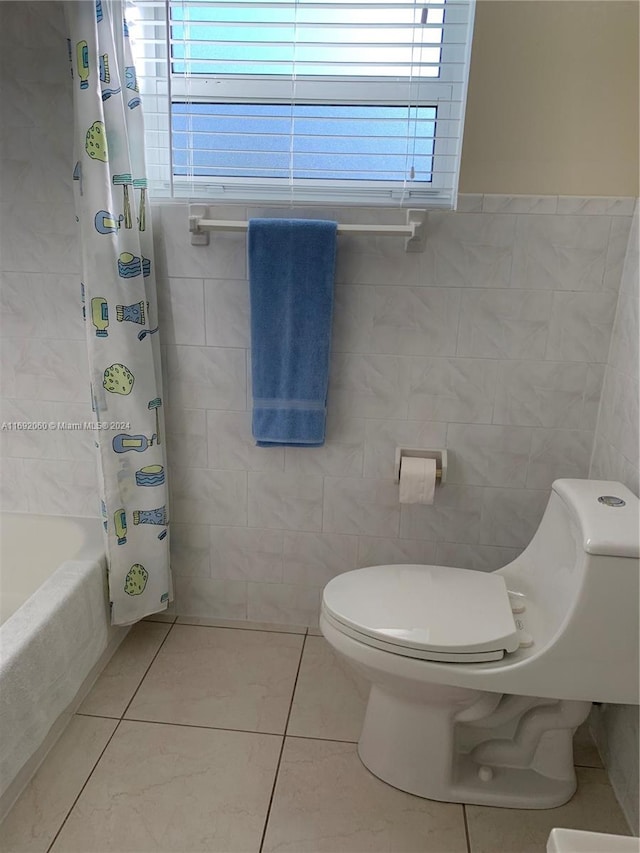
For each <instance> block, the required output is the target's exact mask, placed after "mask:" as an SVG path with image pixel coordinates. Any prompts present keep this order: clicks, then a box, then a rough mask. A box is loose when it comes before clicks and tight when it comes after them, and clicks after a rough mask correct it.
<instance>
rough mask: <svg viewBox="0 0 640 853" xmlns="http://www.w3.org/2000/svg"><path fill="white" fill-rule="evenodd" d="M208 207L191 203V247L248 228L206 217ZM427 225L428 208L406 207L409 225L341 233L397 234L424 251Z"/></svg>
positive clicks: (342, 228) (409, 247)
mask: <svg viewBox="0 0 640 853" xmlns="http://www.w3.org/2000/svg"><path fill="white" fill-rule="evenodd" d="M206 215H207V207H206V206H205V205H202V204H191V205H189V231H190V232H191V245H192V246H208V245H209V232H210V231H246V230H247V228H248V227H249V223H248V222H244V221H242V220H235V219H207V218H206ZM426 225H427V211H426V210H407V223H406V225H347V224H338V234H368V235H372V236H376V237H388V236H393V235H397V236H398V237H405V238H406V239H405V249H406V251H407V252H423V251H424V248H425V239H426Z"/></svg>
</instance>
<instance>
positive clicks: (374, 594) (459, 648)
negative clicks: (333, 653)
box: [322, 565, 518, 660]
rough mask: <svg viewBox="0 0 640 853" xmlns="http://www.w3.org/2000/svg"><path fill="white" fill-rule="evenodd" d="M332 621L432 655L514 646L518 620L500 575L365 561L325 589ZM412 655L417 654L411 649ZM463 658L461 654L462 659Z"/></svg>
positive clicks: (508, 649)
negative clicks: (359, 567) (387, 564)
mask: <svg viewBox="0 0 640 853" xmlns="http://www.w3.org/2000/svg"><path fill="white" fill-rule="evenodd" d="M322 603H323V609H324V611H325V613H327V614H328V615H329V616H330V617H332V618H333V620H335V621H337V622H339V623H341V624H342V625H345V626H346V627H347V628H348V629H351V630H349V631H348V633H352V631H356V632H357V633H358V634H359V635H363V636H362V638H363V641H364V642H366V638H367V637H369V638H371V639H373V640H374V641H376V642H375V645H379V642H380V641H382V642H383V643H384V644H385V645H391V646H397V647H398V649H397V653H398V654H402V653H403V651H402V649H407V650H415V651H419V652H421V654H420V655H419V656H420V657H424V658H425V659H428V654H422V653H423V652H430V651H431V652H435V653H437V655H436V659H439V660H443V659H447V658H446V656H447V654H450V655H452V658H451V659H452V660H459V659H460V658H458V655H464V654H470V655H474V659H475V660H478V659H482V658H478V657H475V656H476V655H478V653H483V652H490V653H491V658H488V659H495V657H496V652H499V655H498V656H499V657H501V656H502V655H503V654H504V652H514V651H515V650H516V649H517V648H518V635H517V628H516V624H515V622H514V619H513V614H512V612H511V604H510V601H509V596H508V593H507V587H506V584H505V581H504V578H503V577H502V575H499V574H495V573H485V572H478V571H470V570H467V569H453V568H448V567H446V566H416V565H399V566H371V567H370V568H367V569H357V570H356V571H351V572H345V574H342V575H338V576H337V577H335V578H333V580H331V581H330V582H329V583H328V584H327V586H326V587H325V589H324V594H323V601H322ZM413 656H416V655H415V654H414V655H413ZM462 659H464V658H462Z"/></svg>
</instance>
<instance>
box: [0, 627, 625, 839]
mask: <svg viewBox="0 0 640 853" xmlns="http://www.w3.org/2000/svg"><path fill="white" fill-rule="evenodd" d="M194 621H195V622H197V624H194ZM223 626H224V627H223ZM273 628H274V626H271V627H270V626H266V625H255V626H251V627H248V628H247V627H245V628H238V627H237V625H236V626H235V627H233V623H223V622H217V623H215V624H212V623H209V624H207V623H204V622H203V620H181V619H178V620H177V621H175V622H167V621H164V622H155V621H145V622H141V623H139V624H138V625H136V626H135V627H134V628H133V629H132V630H131V632H130V633H129V635H128V637H127V638H126V640H125V642H124V643H123V645H122V646H121V647H120V649H119V650H118V652H117V653H116V655H115V656H114V657H113V659H112V660H111V662H110V663H109V665H108V666H107V667H106V669H105V670H104V672H103V674H102V675H101V676H100V678H99V680H98V682H97V683H96V685H95V687H94V688H93V690H92V691H91V693H90V694H89V695H88V696H87V698H86V699H85V701H84V702H83V704H82V705H81V706H80V708H79V710H78V713H77V714H76V715H75V717H74V718H73V720H72V722H71V724H70V726H69V727H68V728H67V730H66V731H65V733H64V734H63V736H62V738H61V739H60V740H59V741H58V743H57V744H56V746H55V747H54V749H53V750H52V751H51V753H50V754H49V756H48V757H47V759H46V761H45V762H44V764H43V765H42V767H41V768H40V770H39V771H38V773H37V774H36V776H35V777H34V779H33V780H32V782H31V783H30V784H29V786H28V787H27V789H26V790H25V792H24V793H23V795H22V796H21V798H20V799H19V800H18V802H17V803H16V805H15V806H14V808H13V809H12V811H11V812H10V814H9V815H8V816H7V818H6V819H5V821H4V823H3V824H2V827H1V830H0V850H2V851H4V853H18V852H19V851H34V853H35V851H42V853H44V852H45V851H49V850H50V851H53V852H54V853H73V851H77V853H107V851H113V853H142V851H171V853H192V851H208V853H216V851H217V852H218V853H236V851H237V853H258V851H264V853H359V851H381V853H382V851H384V853H413V851H416V853H418V851H419V853H544V850H545V845H546V838H547V835H548V833H549V831H550V829H551V828H552V827H553V826H566V827H575V828H582V829H591V830H594V831H599V832H612V833H620V834H627V833H628V829H627V826H626V823H625V820H624V817H623V815H622V813H621V811H620V808H619V806H618V804H617V803H616V800H615V798H614V795H613V792H612V790H611V787H610V785H609V783H608V779H607V775H606V773H605V771H604V770H603V769H602V765H601V763H600V760H599V757H598V754H597V752H596V750H595V747H594V746H593V744H592V743H591V742H590V741H589V738H588V736H587V735H586V734H585V732H580V733H579V734H578V737H577V738H576V763H577V765H578V767H579V769H578V777H579V788H578V792H577V794H576V795H575V797H574V798H573V799H572V800H571V802H570V803H568V804H567V805H565V806H562V807H561V808H558V809H553V810H548V811H516V810H512V809H494V808H485V807H480V806H466V807H463V806H461V805H456V804H449V803H437V802H432V801H429V800H423V799H420V798H418V797H413V796H411V795H410V794H405V793H403V792H401V791H398V790H395V789H394V788H391V787H389V786H388V785H385V784H384V783H383V782H381V781H380V780H379V779H376V778H375V777H374V776H372V775H371V774H370V773H369V772H368V771H367V770H365V768H364V767H363V766H362V765H361V764H360V762H359V760H358V757H357V754H356V743H355V742H356V740H357V738H358V734H359V729H360V725H361V721H362V716H363V712H364V708H365V703H366V684H365V683H363V682H362V681H361V680H360V678H359V677H357V676H356V675H354V674H353V673H352V672H351V671H350V670H348V669H347V668H345V667H344V666H343V665H342V663H341V662H339V661H338V660H337V659H336V658H335V657H334V655H333V653H332V651H331V650H330V648H329V646H328V645H327V643H326V642H325V640H324V639H323V638H322V637H321V636H319V635H317V633H314V632H312V631H307V630H306V629H305V628H300V629H296V628H288V627H287V628H278V629H277V630H273Z"/></svg>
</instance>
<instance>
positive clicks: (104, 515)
mask: <svg viewBox="0 0 640 853" xmlns="http://www.w3.org/2000/svg"><path fill="white" fill-rule="evenodd" d="M100 515H101V516H102V524H103V526H104V530H105V533H106V532H107V530H108V528H109V519H108V517H107V505H106V503H105V502H104V501H102V500H101V501H100Z"/></svg>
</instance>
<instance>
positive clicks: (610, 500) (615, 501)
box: [598, 495, 627, 506]
mask: <svg viewBox="0 0 640 853" xmlns="http://www.w3.org/2000/svg"><path fill="white" fill-rule="evenodd" d="M598 503H601V504H604V505H605V506H626V505H627V502H626V501H623V500H622V498H617V497H616V496H615V495H600V497H599V498H598Z"/></svg>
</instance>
